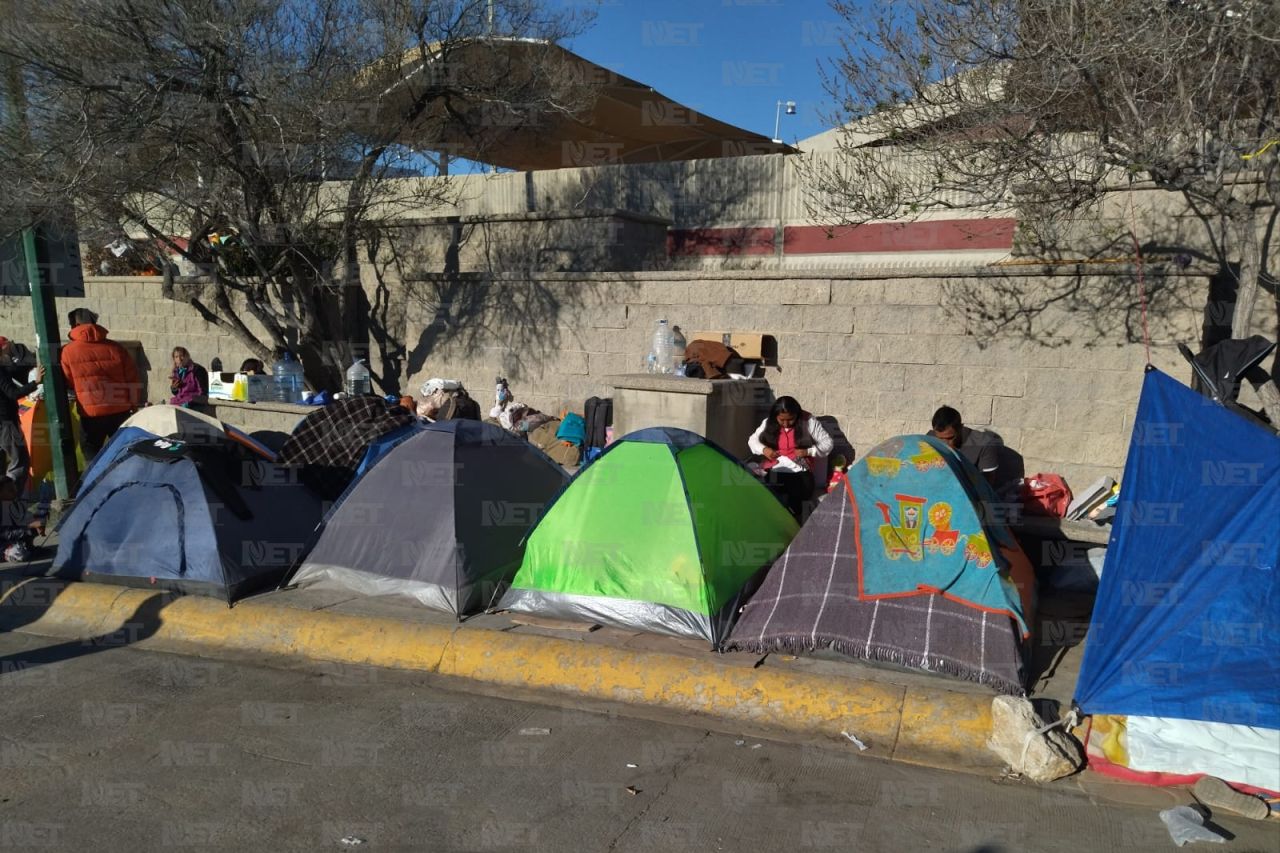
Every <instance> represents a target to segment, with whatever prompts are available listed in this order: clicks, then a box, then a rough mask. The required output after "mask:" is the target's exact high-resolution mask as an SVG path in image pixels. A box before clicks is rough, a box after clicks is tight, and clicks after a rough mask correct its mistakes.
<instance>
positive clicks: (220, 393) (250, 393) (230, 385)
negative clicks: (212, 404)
mask: <svg viewBox="0 0 1280 853" xmlns="http://www.w3.org/2000/svg"><path fill="white" fill-rule="evenodd" d="M237 381H243V382H244V385H245V394H244V396H243V397H242V398H241V401H242V402H246V403H258V402H262V401H265V400H269V399H271V396H272V395H271V391H272V387H271V385H272V382H271V377H270V376H261V375H258V374H248V373H210V374H209V399H210V400H235V399H236V396H235V387H236V382H237Z"/></svg>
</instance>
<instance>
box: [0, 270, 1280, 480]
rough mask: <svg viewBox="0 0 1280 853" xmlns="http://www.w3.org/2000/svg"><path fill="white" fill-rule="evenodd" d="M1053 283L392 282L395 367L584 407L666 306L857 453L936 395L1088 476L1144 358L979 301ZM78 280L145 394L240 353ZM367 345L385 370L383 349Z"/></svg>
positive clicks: (1163, 324)
mask: <svg viewBox="0 0 1280 853" xmlns="http://www.w3.org/2000/svg"><path fill="white" fill-rule="evenodd" d="M1060 283H1061V282H1058V281H1056V280H1055V277H1054V276H1052V275H1045V274H1042V273H1033V272H1027V273H1026V274H1025V275H1020V276H1018V277H1012V278H1011V277H1008V276H1005V277H992V276H989V275H979V274H976V273H974V272H972V271H969V272H964V271H960V272H954V273H952V274H949V275H948V274H944V275H931V276H928V277H919V276H913V275H905V274H903V273H902V272H900V271H892V270H890V271H881V272H878V273H877V272H870V271H868V272H858V273H840V274H829V275H827V276H825V277H820V276H817V275H815V274H813V273H812V272H805V273H801V274H787V273H780V272H768V273H761V272H732V273H726V272H690V271H686V272H644V273H596V274H556V275H551V274H548V275H541V276H535V277H528V276H526V277H509V278H498V279H491V280H483V279H481V280H475V279H472V280H463V281H446V280H443V279H436V280H430V279H416V280H411V281H408V282H400V281H398V280H393V281H391V282H390V286H391V288H392V290H393V291H394V299H395V300H396V304H395V305H394V306H393V309H394V310H392V311H389V312H388V317H390V318H393V322H392V324H391V325H393V326H394V327H395V328H392V329H390V330H389V332H390V333H391V337H392V338H394V339H395V341H394V343H395V345H396V346H397V347H402V348H403V351H404V355H403V362H404V367H403V369H402V370H401V371H400V373H399V374H398V375H396V376H393V377H391V379H392V380H394V381H398V384H399V387H400V388H402V389H403V390H405V391H406V392H408V393H412V394H415V395H417V394H418V392H419V388H420V386H421V384H422V382H423V381H425V380H426V379H427V378H429V377H431V376H442V377H449V378H458V379H461V380H463V381H464V382H465V383H466V385H467V386H468V388H469V389H470V390H471V391H472V393H473V394H474V395H475V396H476V398H477V399H478V400H480V402H481V405H482V407H483V408H485V409H487V408H488V406H489V405H491V402H490V401H491V399H492V397H491V395H492V384H493V379H494V377H495V376H497V375H503V376H506V377H507V378H508V379H510V381H511V385H512V389H513V391H514V392H515V394H516V396H517V398H518V399H521V400H523V401H525V402H527V403H529V404H530V405H533V406H535V407H537V408H539V409H542V410H544V411H548V412H555V413H559V412H560V411H561V410H562V409H564V408H566V407H568V408H572V409H575V410H579V411H580V410H581V407H582V403H583V401H584V400H585V399H586V398H587V397H590V396H593V395H605V394H607V393H608V392H609V387H608V384H607V381H606V377H608V376H611V375H616V374H619V373H634V372H637V371H638V370H639V368H640V365H641V363H642V358H643V355H644V354H645V353H646V352H647V351H648V348H649V341H650V336H651V335H652V331H653V327H654V325H655V323H656V321H657V320H658V318H660V317H661V318H665V319H667V320H668V321H670V322H672V323H674V324H676V325H678V326H680V327H681V329H682V330H684V331H685V332H686V334H689V333H691V332H692V331H694V330H698V329H732V330H738V331H757V332H765V333H769V334H772V335H774V336H775V337H776V338H777V341H778V354H779V363H778V365H777V366H776V367H771V368H769V369H768V371H767V372H766V378H767V379H768V380H769V382H770V383H771V385H772V387H773V389H774V391H775V393H777V394H790V395H792V396H795V397H796V398H798V399H799V400H800V401H801V403H802V404H803V405H805V406H806V407H808V408H809V409H810V410H811V411H813V412H815V413H818V414H824V415H832V416H834V417H836V418H837V419H838V420H839V422H840V424H841V425H842V427H843V429H844V431H845V433H846V435H847V436H848V438H849V439H850V440H851V441H852V443H853V444H854V447H855V448H856V450H857V451H858V452H859V453H860V454H861V453H865V452H866V451H867V450H869V449H870V448H871V447H872V446H874V445H875V444H876V443H878V442H879V441H882V440H884V439H885V438H888V437H890V436H892V435H896V434H900V433H906V432H923V431H925V430H927V429H928V426H929V416H930V415H931V414H932V412H933V411H934V409H935V408H937V406H939V405H941V404H944V403H945V404H950V405H953V406H955V407H956V408H958V409H959V410H960V411H961V412H962V414H963V415H964V417H965V419H966V421H967V422H968V423H969V424H971V425H973V426H979V427H989V428H991V429H994V430H996V431H997V432H999V433H1000V435H1001V436H1002V437H1003V438H1004V439H1005V441H1006V443H1007V444H1008V445H1010V446H1011V447H1013V448H1015V449H1017V450H1019V451H1020V452H1021V453H1022V454H1023V455H1024V457H1025V459H1026V465H1027V470H1028V473H1035V472H1037V471H1046V472H1047V471H1054V472H1058V473H1062V474H1063V475H1064V476H1066V477H1067V478H1068V480H1069V482H1072V483H1075V484H1077V485H1080V484H1083V483H1087V482H1088V481H1090V480H1092V479H1093V478H1095V477H1097V476H1098V475H1100V474H1102V473H1112V474H1115V473H1118V472H1119V470H1120V469H1121V468H1122V466H1123V463H1124V458H1125V454H1126V452H1127V447H1128V440H1129V434H1130V432H1131V429H1132V421H1133V413H1134V410H1135V407H1136V404H1137V399H1138V392H1139V389H1140V388H1141V384H1142V376H1143V370H1142V368H1143V365H1144V364H1145V362H1146V357H1145V352H1144V349H1143V346H1142V344H1141V343H1140V342H1139V341H1137V340H1132V339H1131V337H1132V336H1133V333H1136V332H1137V329H1129V330H1128V331H1127V332H1126V330H1125V327H1124V322H1123V321H1122V320H1117V319H1116V318H1108V317H1100V316H1095V314H1090V313H1089V312H1072V311H1068V310H1066V309H1053V308H1052V307H1051V308H1050V309H1048V310H1045V311H1041V312H1039V313H1036V314H1035V315H1034V316H1033V317H1030V318H1028V319H1027V322H1026V325H1025V327H1022V328H1013V327H1009V328H1005V329H1003V330H1001V331H999V332H994V333H993V332H991V330H990V324H984V323H983V322H979V321H977V320H975V319H974V312H973V311H972V310H971V309H972V307H973V306H974V305H982V304H985V303H986V302H988V301H990V302H995V301H998V300H1006V299H1009V298H1011V294H1013V295H1015V296H1016V295H1017V294H1019V293H1021V294H1027V295H1032V296H1033V295H1035V294H1037V293H1040V292H1043V291H1044V289H1046V288H1052V287H1057V286H1058V285H1059V284H1060ZM1091 285H1092V286H1095V287H1097V288H1099V289H1100V290H1101V291H1104V292H1108V291H1110V290H1114V289H1116V288H1129V289H1132V287H1133V281H1132V277H1131V276H1130V275H1128V274H1123V273H1122V274H1111V275H1100V276H1096V277H1095V278H1094V279H1093V280H1091ZM1205 288H1206V279H1205V278H1204V277H1203V276H1201V275H1193V274H1185V275H1181V276H1180V277H1176V278H1174V279H1172V280H1169V281H1166V282H1165V283H1164V290H1163V292H1164V294H1165V298H1164V299H1163V301H1161V302H1160V304H1159V310H1153V311H1152V313H1151V316H1150V318H1149V326H1150V333H1151V337H1152V341H1153V345H1152V352H1151V358H1152V362H1153V363H1154V364H1155V365H1156V366H1157V367H1159V368H1161V369H1162V370H1165V371H1166V372H1168V373H1170V374H1171V375H1173V376H1175V377H1177V378H1179V379H1181V380H1183V381H1186V380H1187V379H1188V378H1189V370H1188V368H1187V367H1186V365H1185V363H1184V362H1183V361H1182V359H1181V357H1180V356H1179V355H1178V354H1177V351H1176V349H1175V345H1176V344H1177V343H1178V342H1180V341H1181V342H1188V343H1191V344H1193V345H1194V343H1195V342H1196V341H1197V340H1198V338H1199V332H1200V327H1201V322H1202V315H1201V308H1200V306H1201V305H1202V303H1203V299H1204V292H1205ZM86 290H87V297H86V298H85V299H82V300H60V302H59V305H58V311H59V316H60V317H61V318H63V319H64V322H65V316H66V312H67V311H69V310H70V309H71V308H73V307H76V306H77V305H87V306H88V307H90V308H92V309H93V310H95V311H97V312H99V314H100V315H101V320H102V322H103V323H104V324H105V325H106V326H107V327H108V328H109V329H110V330H111V333H112V335H113V336H114V337H116V338H119V339H134V340H139V341H141V342H142V343H143V345H144V347H145V349H146V352H147V354H148V356H149V361H150V376H149V379H150V387H151V393H150V397H151V399H152V401H153V402H160V401H162V400H163V399H164V398H165V397H166V396H167V388H168V372H169V369H168V353H169V351H170V349H171V348H172V347H173V346H175V345H178V344H181V345H184V346H186V347H188V348H189V349H190V350H191V352H192V354H193V356H194V357H195V358H196V360H197V361H199V362H200V363H202V364H205V365H206V366H207V365H208V364H209V362H210V360H211V359H212V358H213V357H214V356H219V357H221V359H222V361H223V363H224V365H226V366H229V367H234V366H238V365H239V363H240V360H241V359H243V358H244V357H245V355H246V353H245V352H244V351H243V348H242V347H241V346H240V345H239V344H238V343H237V342H236V341H235V340H234V339H233V338H232V337H231V336H230V335H228V334H225V333H222V332H220V330H218V329H216V328H215V327H212V326H210V325H208V324H206V323H205V322H204V321H203V320H201V319H200V318H199V317H198V316H196V315H195V313H194V311H193V309H191V308H190V307H189V306H188V305H185V304H182V303H176V302H171V301H169V300H165V299H162V298H161V296H160V281H159V280H158V279H105V278H91V279H89V280H88V281H87V284H86ZM1174 297H1176V298H1174ZM1028 301H1029V302H1034V301H1035V300H1034V299H1030V300H1028ZM1117 310H1118V309H1117ZM1102 320H1108V322H1101V321H1102ZM1256 331H1258V332H1260V333H1262V334H1265V335H1267V336H1269V337H1272V338H1274V337H1275V336H1276V334H1277V329H1276V317H1275V314H1274V312H1273V311H1272V310H1270V309H1268V308H1266V307H1263V308H1261V309H1260V310H1259V316H1258V323H1257V328H1256ZM0 334H5V335H7V336H9V337H13V338H15V339H18V340H23V341H27V342H33V341H32V337H31V319H30V303H29V301H28V300H27V299H25V298H20V297H5V298H4V299H3V300H0ZM371 355H372V357H371V362H372V365H373V367H374V372H375V374H376V375H381V373H382V368H383V365H382V363H381V358H380V355H381V353H380V351H379V348H378V347H376V346H375V347H374V348H373V351H372V353H371ZM1246 402H1249V401H1248V399H1247V395H1246Z"/></svg>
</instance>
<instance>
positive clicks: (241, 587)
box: [49, 434, 322, 602]
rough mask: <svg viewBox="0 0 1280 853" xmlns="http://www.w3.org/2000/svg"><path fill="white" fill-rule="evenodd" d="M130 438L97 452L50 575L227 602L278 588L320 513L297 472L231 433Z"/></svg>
mask: <svg viewBox="0 0 1280 853" xmlns="http://www.w3.org/2000/svg"><path fill="white" fill-rule="evenodd" d="M133 438H136V434H127V435H124V436H121V437H120V440H116V441H113V442H112V443H111V444H109V445H108V447H107V448H104V451H103V453H102V454H100V455H99V456H98V457H97V458H95V460H94V465H93V467H94V471H93V478H92V479H91V480H89V481H88V482H87V483H85V484H84V485H83V486H82V487H81V489H80V492H79V495H78V497H77V499H76V504H75V507H74V509H72V511H71V512H70V514H68V515H67V516H66V518H65V519H64V520H63V522H62V524H61V525H60V527H59V542H58V551H57V554H56V555H55V556H54V559H53V566H52V567H51V569H50V570H49V574H50V575H51V576H54V577H60V578H72V579H85V580H90V579H92V580H95V581H105V582H111V583H121V584H125V585H129V586H142V587H154V588H159V589H168V590H176V591H179V592H189V593H198V594H203V595H211V596H214V597H217V598H223V599H226V600H227V601H228V602H230V601H234V600H236V599H238V598H242V597H244V596H245V595H248V594H250V593H252V592H254V591H257V590H260V589H266V588H270V587H272V586H275V585H277V584H278V583H279V582H280V580H281V578H282V577H283V576H284V574H285V572H286V571H288V569H289V566H290V565H292V564H293V562H294V561H295V560H296V559H297V558H298V556H299V554H300V552H301V549H302V548H304V547H305V545H306V543H307V541H308V540H309V538H310V536H311V534H312V532H313V531H314V529H315V527H316V524H317V523H318V522H319V521H320V517H321V512H322V508H321V503H320V499H319V498H318V497H316V496H315V495H314V494H313V493H312V492H311V491H310V490H309V489H308V488H307V487H306V486H303V485H302V484H301V483H299V482H298V481H297V477H296V474H295V473H294V472H291V471H289V470H287V469H284V468H281V467H280V466H278V465H275V464H273V463H270V462H267V461H265V460H263V459H261V458H258V457H253V456H251V455H250V454H246V453H245V452H243V450H242V449H240V448H239V447H238V446H236V445H235V444H234V443H233V442H231V441H230V440H227V441H220V442H209V443H203V444H201V445H200V446H195V445H189V444H185V443H183V442H181V441H176V440H173V439H165V438H157V437H154V436H151V437H143V438H138V439H137V440H127V439H133ZM108 453H110V455H108Z"/></svg>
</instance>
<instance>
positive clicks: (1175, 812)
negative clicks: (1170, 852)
mask: <svg viewBox="0 0 1280 853" xmlns="http://www.w3.org/2000/svg"><path fill="white" fill-rule="evenodd" d="M1160 819H1161V820H1162V821H1164V825H1165V826H1167V827H1168V828H1169V836H1170V837H1171V838H1172V839H1173V843H1174V844H1175V845H1176V846H1178V847H1182V846H1183V845H1185V844H1192V843H1194V842H1196V841H1209V842H1211V843H1213V844H1222V843H1224V842H1225V841H1226V839H1225V838H1223V837H1222V836H1221V835H1219V834H1218V833H1216V832H1214V831H1213V830H1212V829H1210V828H1209V827H1207V826H1205V825H1204V815H1202V814H1200V812H1198V811H1196V810H1195V809H1193V808H1191V806H1177V807H1175V808H1172V809H1165V810H1164V811H1162V812H1160Z"/></svg>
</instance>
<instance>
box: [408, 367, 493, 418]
mask: <svg viewBox="0 0 1280 853" xmlns="http://www.w3.org/2000/svg"><path fill="white" fill-rule="evenodd" d="M418 417H421V418H426V419H427V420H429V421H432V422H435V421H451V420H457V419H459V418H465V419H466V420H472V421H478V420H480V404H479V403H477V402H476V401H475V400H473V399H471V395H470V394H468V393H467V389H466V388H464V387H462V383H461V382H459V381H458V380H457V379H440V378H438V377H433V378H431V379H428V380H427V381H426V382H424V383H423V385H422V400H421V402H419V403H418Z"/></svg>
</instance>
